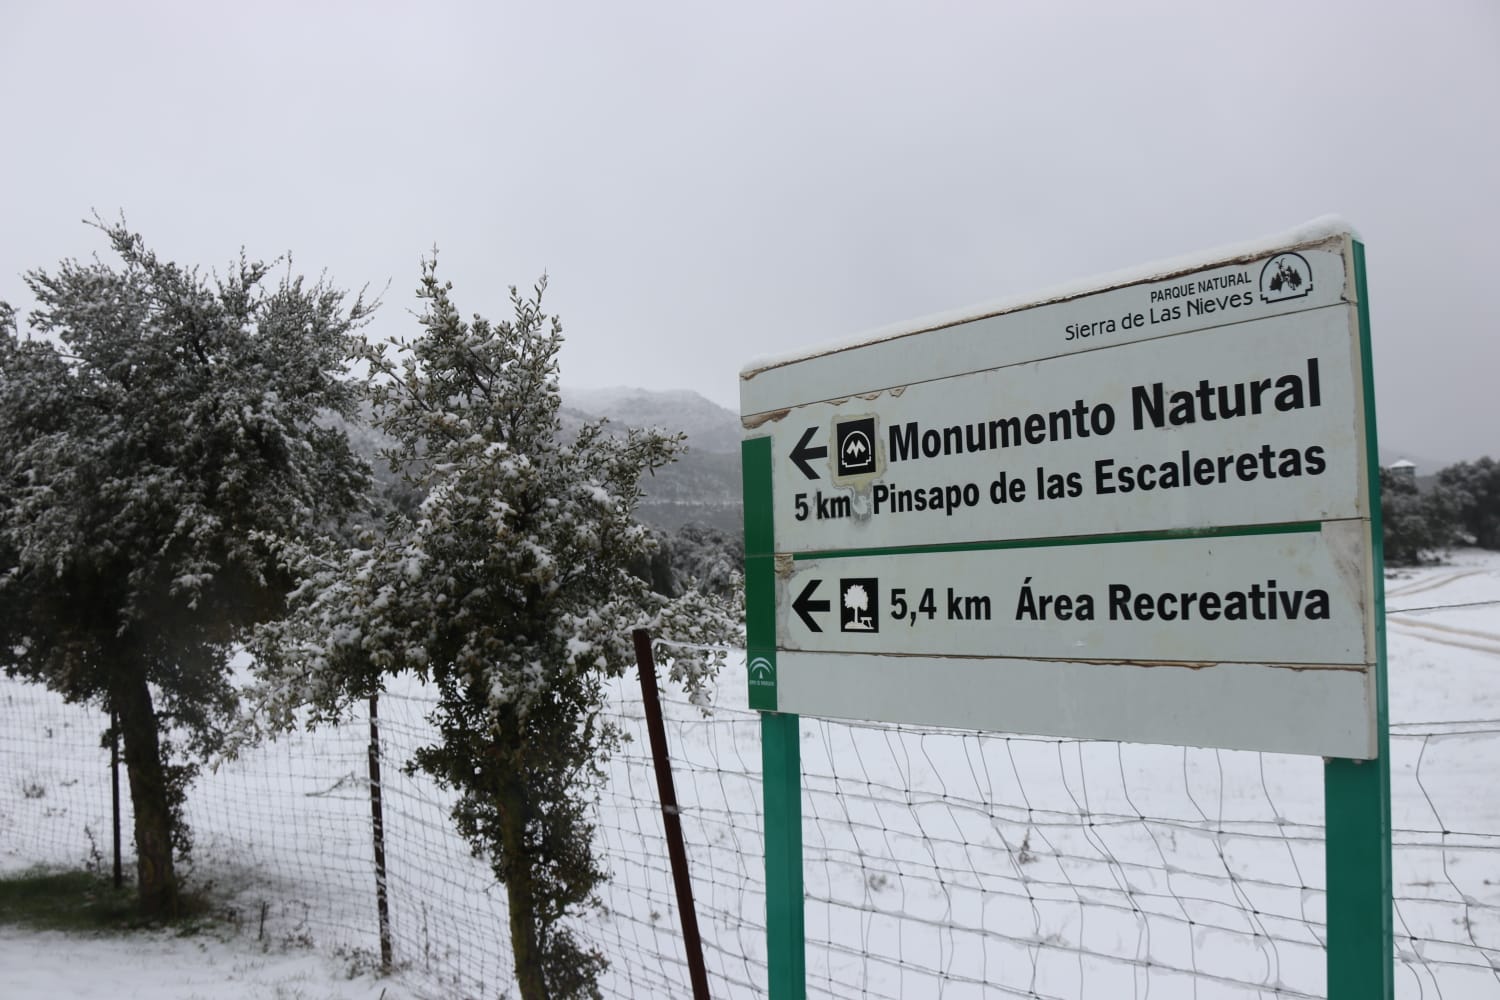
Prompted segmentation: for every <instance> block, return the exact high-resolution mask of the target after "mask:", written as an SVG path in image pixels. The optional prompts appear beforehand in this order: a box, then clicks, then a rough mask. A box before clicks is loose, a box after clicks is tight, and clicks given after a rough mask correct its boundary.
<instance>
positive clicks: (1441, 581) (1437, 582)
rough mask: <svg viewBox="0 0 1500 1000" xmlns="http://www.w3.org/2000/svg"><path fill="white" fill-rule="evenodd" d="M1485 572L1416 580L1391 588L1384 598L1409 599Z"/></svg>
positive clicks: (1477, 571)
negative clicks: (1414, 595) (1407, 584)
mask: <svg viewBox="0 0 1500 1000" xmlns="http://www.w3.org/2000/svg"><path fill="white" fill-rule="evenodd" d="M1485 572H1487V570H1483V569H1468V570H1464V571H1462V572H1459V573H1449V574H1448V575H1446V576H1440V577H1437V578H1436V579H1432V580H1418V581H1415V582H1414V583H1412V584H1411V585H1409V586H1405V587H1393V588H1392V589H1390V590H1387V591H1386V592H1385V596H1386V597H1387V598H1388V599H1389V598H1392V597H1409V596H1410V595H1412V594H1425V593H1426V592H1427V591H1429V590H1436V589H1438V588H1439V587H1445V586H1447V585H1448V584H1450V583H1454V582H1455V581H1458V580H1462V579H1464V578H1465V577H1470V576H1478V575H1479V574H1481V573H1485Z"/></svg>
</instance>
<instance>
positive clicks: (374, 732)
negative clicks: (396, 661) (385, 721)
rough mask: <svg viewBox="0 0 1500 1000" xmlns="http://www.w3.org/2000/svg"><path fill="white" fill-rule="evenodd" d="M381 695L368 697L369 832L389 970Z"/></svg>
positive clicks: (384, 963) (383, 959)
mask: <svg viewBox="0 0 1500 1000" xmlns="http://www.w3.org/2000/svg"><path fill="white" fill-rule="evenodd" d="M379 699H380V696H379V695H376V694H372V695H370V830H371V832H372V834H373V836H374V838H375V908H376V910H377V911H378V912H379V913H380V971H382V972H390V971H391V909H390V904H389V903H388V902H387V899H386V888H385V885H386V883H385V810H384V809H383V808H382V806H381V799H380V794H381V786H380V703H379Z"/></svg>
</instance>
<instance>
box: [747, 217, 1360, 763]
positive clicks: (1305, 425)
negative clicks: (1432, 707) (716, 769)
mask: <svg viewBox="0 0 1500 1000" xmlns="http://www.w3.org/2000/svg"><path fill="white" fill-rule="evenodd" d="M1367 353H1368V352H1367V344H1366V342H1365V340H1364V339H1363V338H1362V336H1361V327H1360V321H1359V316H1358V310H1357V296H1356V291H1355V269H1354V265H1353V242H1352V238H1351V237H1350V236H1349V235H1348V234H1347V231H1345V230H1343V229H1340V228H1336V227H1335V228H1327V229H1324V230H1321V231H1313V232H1304V233H1301V234H1298V235H1297V236H1295V237H1288V238H1286V239H1284V240H1281V241H1278V242H1277V243H1275V244H1271V245H1265V246H1261V247H1255V248H1250V249H1249V250H1248V251H1241V252H1239V253H1236V254H1234V255H1233V256H1232V259H1228V260H1226V259H1224V258H1223V257H1218V258H1211V259H1207V260H1204V261H1200V262H1198V263H1196V264H1193V263H1187V264H1182V265H1179V266H1178V267H1177V268H1175V269H1174V268H1171V267H1167V268H1164V269H1151V270H1148V271H1145V272H1143V273H1142V274H1141V275H1137V276H1133V277H1127V278H1123V279H1115V280H1111V281H1106V282H1103V283H1102V287H1098V288H1097V289H1096V290H1087V289H1080V290H1070V291H1069V292H1067V293H1065V294H1062V295H1059V296H1052V297H1048V298H1047V299H1045V300H1044V301H1041V302H1039V303H1035V304H1020V305H1014V306H1010V307H1006V308H1004V309H1001V310H998V311H993V312H981V313H980V314H978V315H975V316H971V317H956V318H945V319H943V320H940V321H938V322H935V323H931V324H918V325H916V327H915V328H914V329H911V330H902V331H897V332H895V333H893V334H890V335H886V336H881V337H875V338H871V339H869V340H866V341H863V342H857V343H854V344H851V345H847V346H841V347H837V348H833V349H829V350H826V351H822V352H812V353H809V354H807V355H805V356H801V357H796V358H788V359H784V360H781V361H774V362H766V363H763V364H760V365H755V366H751V367H750V368H747V369H746V371H745V373H744V375H743V377H742V390H741V400H742V404H741V410H742V417H743V420H744V424H745V427H746V442H747V444H746V497H745V499H746V505H747V526H749V525H752V523H759V524H760V525H761V526H762V529H760V530H755V529H747V556H748V558H747V566H748V569H749V572H748V574H747V581H748V587H749V607H750V614H751V641H750V646H751V659H752V667H753V669H752V676H751V701H752V705H754V706H755V707H760V708H774V709H776V710H779V711H786V712H799V713H805V714H815V715H823V716H832V717H846V718H868V719H877V720H883V721H900V722H921V723H929V724H937V725H955V726H965V727H974V728H983V729H1002V730H1011V731H1024V732H1040V733H1049V734H1055V735H1069V736H1079V737H1091V738H1112V739H1122V740H1133V741H1140V742H1161V743H1189V744H1202V745H1214V746H1234V747H1243V748H1250V749H1266V750H1281V751H1285V752H1299V753H1318V754H1323V755H1327V756H1344V757H1370V756H1372V755H1373V754H1374V752H1375V733H1374V728H1375V727H1374V709H1373V706H1374V703H1375V702H1374V693H1373V687H1372V682H1371V678H1372V677H1373V674H1374V671H1373V664H1374V663H1375V660H1376V655H1377V654H1376V649H1375V631H1374V627H1373V624H1372V613H1371V608H1372V605H1373V582H1372V581H1373V576H1374V572H1375V567H1374V566H1373V565H1372V555H1371V536H1370V519H1369V509H1370V502H1369V438H1368V432H1369V431H1370V430H1371V420H1370V417H1369V414H1368V413H1367V409H1368V406H1367V401H1366V398H1365V388H1364V387H1365V385H1366V374H1367V368H1368V358H1367ZM757 519H758V520H757ZM757 595H759V596H757ZM773 600H774V623H773V627H767V623H763V622H759V621H758V618H760V617H764V616H765V615H767V614H770V613H772V612H771V610H770V609H771V608H772V606H773Z"/></svg>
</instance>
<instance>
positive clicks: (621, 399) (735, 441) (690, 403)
mask: <svg viewBox="0 0 1500 1000" xmlns="http://www.w3.org/2000/svg"><path fill="white" fill-rule="evenodd" d="M562 397H563V413H562V416H563V422H564V424H563V425H564V427H566V426H568V425H569V424H570V423H575V422H582V421H583V420H587V419H589V418H594V417H608V418H609V420H610V421H611V422H612V423H615V424H619V425H621V426H623V427H655V428H659V429H661V430H664V431H670V432H674V433H675V432H681V433H683V434H686V435H687V452H686V454H684V455H683V456H682V457H681V458H679V459H678V460H677V461H676V462H674V463H673V464H672V465H670V466H668V467H667V468H665V469H661V470H659V471H658V472H657V473H656V475H655V476H654V477H653V478H651V479H650V480H648V481H647V483H646V493H647V496H646V498H645V499H644V500H643V501H642V502H641V506H640V517H641V520H643V521H645V522H646V523H648V524H653V525H656V526H657V527H660V528H664V529H668V530H672V529H675V528H677V527H678V526H680V525H682V524H686V523H687V522H689V521H696V522H700V523H702V524H706V525H709V526H711V527H715V528H720V529H723V530H725V531H732V532H736V533H738V532H739V531H740V530H741V529H742V525H743V522H742V517H743V515H742V513H741V493H740V420H739V416H738V415H737V414H735V413H733V412H732V411H730V410H727V409H725V408H724V407H722V406H720V405H718V404H717V403H714V402H712V401H711V400H709V399H706V398H704V397H703V396H701V395H699V394H698V393H696V392H693V391H692V390H690V389H672V390H666V391H656V390H650V389H635V388H630V387H625V386H617V387H614V388H609V389H574V388H571V387H568V386H564V387H563V390H562Z"/></svg>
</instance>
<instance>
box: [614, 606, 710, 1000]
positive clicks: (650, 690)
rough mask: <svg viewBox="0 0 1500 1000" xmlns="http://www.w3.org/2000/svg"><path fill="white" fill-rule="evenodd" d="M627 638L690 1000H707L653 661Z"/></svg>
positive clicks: (641, 634) (647, 645) (641, 641)
mask: <svg viewBox="0 0 1500 1000" xmlns="http://www.w3.org/2000/svg"><path fill="white" fill-rule="evenodd" d="M631 638H632V639H634V640H635V662H636V664H637V665H638V666H639V667H640V677H641V701H642V702H643V703H644V706H645V709H646V732H647V734H648V735H649V736H650V739H651V759H652V761H653V762H654V763H655V765H656V788H657V792H658V793H659V794H660V796H661V816H662V824H663V826H664V827H665V828H666V833H667V854H668V856H669V857H670V858H671V859H672V882H673V884H674V885H675V886H676V888H677V911H678V913H680V914H681V915H682V943H683V947H684V948H685V949H686V950H687V963H688V976H689V977H690V978H691V979H692V983H693V1000H709V995H708V970H707V968H706V967H705V966H704V964H703V939H702V938H701V937H699V935H698V913H697V910H696V909H695V907H694V905H693V883H692V880H691V879H690V878H689V877H688V864H687V847H686V846H685V845H684V844H683V840H682V815H681V811H680V810H679V809H678V808H677V790H676V788H675V787H674V786H673V784H672V762H671V760H670V759H668V757H667V729H666V726H665V725H664V724H663V722H662V715H661V699H660V698H659V697H658V696H657V693H656V660H655V658H653V657H652V655H651V633H649V632H647V631H646V630H645V629H643V628H638V629H636V630H635V631H634V632H632V633H631Z"/></svg>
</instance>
